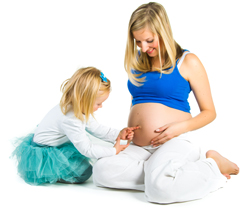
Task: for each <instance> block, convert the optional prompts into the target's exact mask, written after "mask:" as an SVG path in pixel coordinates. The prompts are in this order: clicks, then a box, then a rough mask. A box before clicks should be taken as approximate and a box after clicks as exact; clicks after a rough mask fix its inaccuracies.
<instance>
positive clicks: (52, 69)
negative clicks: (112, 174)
mask: <svg viewBox="0 0 250 208" xmlns="http://www.w3.org/2000/svg"><path fill="white" fill-rule="evenodd" d="M158 2H159V3H161V4H162V5H163V6H164V7H165V9H166V11H167V13H168V15H169V19H170V22H171V26H172V30H173V34H174V37H175V40H176V41H177V42H178V43H179V44H180V45H181V46H182V47H183V48H186V49H189V50H190V51H191V52H193V53H195V54H196V55H197V56H198V57H199V58H200V60H201V61H202V63H203V65H204V66H205V68H206V70H207V74H208V77H209V80H210V85H211V90H212V95H213V99H214V103H215V106H216V110H217V118H216V120H215V121H214V122H213V123H211V124H209V125H208V126H206V127H204V128H202V129H200V130H197V131H194V132H193V133H192V134H193V135H192V137H193V140H194V142H196V143H197V144H198V145H200V146H201V147H202V149H203V151H206V150H208V149H215V150H218V151H219V152H220V153H221V154H222V155H224V156H226V157H228V158H229V159H230V160H232V161H234V162H235V163H237V164H238V165H239V167H240V171H241V172H240V174H239V175H238V176H232V179H231V180H229V181H228V183H227V185H226V187H225V188H223V189H220V190H219V191H216V192H214V193H212V194H210V195H208V196H207V197H205V198H204V199H202V200H196V201H192V202H187V203H176V204H172V205H170V207H192V208H195V207H203V208H205V207H211V206H214V207H219V206H221V207H222V206H223V207H227V206H240V207H248V206H249V205H250V202H249V201H248V197H249V185H250V183H249V172H250V168H249V167H248V166H249V160H248V158H249V139H250V136H249V130H248V129H249V128H250V127H249V117H250V113H249V107H250V99H249V94H250V93H249V90H250V84H249V72H248V71H249V70H250V67H249V49H250V44H249V37H250V32H249V20H250V14H249V9H248V8H249V5H248V1H247V0H245V1H243V0H239V1H237V2H236V1H224V0H223V1H222V0H221V1H218V0H212V1H211V0H210V1H199V0H189V1H185V0H176V1H168V0H161V1H158ZM142 3H148V1H143V0H133V1H128V0H127V1H115V0H105V1H89V0H88V1H84V0H82V1H80V0H78V1H77V0H71V1H65V0H60V1H55V0H49V1H48V0H43V1H35V0H31V1H27V0H22V1H18V0H16V1H13V0H5V1H4V0H1V1H0V70H1V74H0V79H1V81H0V90H1V94H0V97H1V102H0V104H1V107H0V109H1V114H0V115H1V117H0V119H1V120H0V122H1V125H0V129H1V151H0V154H1V155H0V156H1V157H0V158H1V166H2V167H1V179H2V181H1V186H0V189H1V193H2V194H1V200H0V204H3V205H1V207H16V206H20V205H22V206H23V205H24V206H25V207H27V208H29V207H36V208H38V207H54V206H57V207H89V206H91V205H92V206H96V207H97V206H105V205H108V206H110V207H128V206H131V205H133V206H134V205H135V206H144V207H148V206H149V207H150V206H151V207H152V206H157V205H156V204H152V203H148V202H147V201H146V200H145V198H144V193H143V192H137V191H127V190H111V189H104V188H97V187H95V186H94V185H93V183H92V178H90V180H89V181H88V182H86V183H85V184H82V185H64V184H55V185H44V186H30V185H28V184H26V183H25V182H24V181H23V180H22V179H20V178H19V176H18V175H17V173H16V168H15V164H14V163H13V161H12V160H11V159H9V156H10V154H11V152H12V150H13V147H12V145H11V140H12V139H13V138H15V137H19V136H22V135H24V134H26V133H28V132H30V131H31V130H32V129H33V128H34V127H35V126H36V125H37V124H38V123H39V122H40V121H41V119H42V118H43V117H44V116H45V114H46V113H47V112H48V111H49V110H50V109H51V108H52V107H53V106H54V105H56V104H57V103H58V102H59V100H60V97H61V92H60V85H61V83H62V82H63V81H64V80H65V79H67V78H69V77H70V76H71V75H72V74H73V73H74V72H75V71H76V70H77V69H78V68H80V67H86V66H95V67H97V68H99V69H100V70H102V71H103V72H104V74H105V75H106V76H107V77H108V78H109V79H110V80H111V83H112V92H111V94H110V97H109V99H108V100H107V101H106V102H105V103H104V106H103V108H102V109H100V110H98V111H97V113H96V117H97V119H98V121H99V122H100V123H105V124H106V125H109V126H113V127H116V128H119V129H121V128H123V127H125V126H126V125H127V117H128V114H129V107H130V102H131V100H130V94H129V92H128V90H127V86H126V83H127V75H126V73H125V70H124V67H123V61H124V52H125V45H126V38H127V25H128V21H129V18H130V15H131V13H132V12H133V11H134V10H135V9H136V8H137V7H138V6H140V5H141V4H142ZM190 105H191V113H192V115H193V116H195V115H196V114H197V113H198V112H199V109H198V106H197V104H196V102H195V99H194V97H193V94H191V95H190Z"/></svg>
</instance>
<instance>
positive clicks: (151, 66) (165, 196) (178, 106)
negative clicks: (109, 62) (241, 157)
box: [93, 3, 239, 203]
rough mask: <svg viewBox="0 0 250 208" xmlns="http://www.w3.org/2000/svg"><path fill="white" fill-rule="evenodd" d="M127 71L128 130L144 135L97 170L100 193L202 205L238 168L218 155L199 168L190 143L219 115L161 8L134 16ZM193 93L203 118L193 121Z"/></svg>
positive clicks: (199, 69) (197, 65)
mask: <svg viewBox="0 0 250 208" xmlns="http://www.w3.org/2000/svg"><path fill="white" fill-rule="evenodd" d="M137 46H138V47H139V48H140V50H139V51H138V50H137ZM125 69H126V71H127V73H128V77H129V80H128V89H129V91H130V93H131V95H132V107H131V110H130V115H129V120H128V125H129V126H130V125H131V126H135V125H140V126H141V128H140V129H139V130H137V131H136V132H135V135H134V139H133V144H131V145H130V146H129V147H128V148H127V149H126V150H125V151H123V152H121V153H120V154H119V155H115V156H112V157H110V158H103V159H100V160H98V161H97V162H96V163H95V165H94V168H93V181H94V182H95V184H96V185H97V186H105V187H111V188H122V189H137V190H143V191H145V195H146V198H147V200H148V201H150V202H155V203H173V202H182V201H189V200H195V199H200V198H202V197H204V196H206V195H207V194H208V193H210V192H212V191H215V190H217V189H219V188H220V187H222V186H223V184H224V183H225V182H226V180H227V179H230V177H231V176H230V175H231V174H238V172H239V168H238V166H237V165H236V164H234V163H232V162H231V161H229V160H227V159H226V158H224V157H222V156H221V155H220V154H219V153H218V152H216V151H208V152H207V153H206V159H205V160H199V158H200V151H199V148H197V147H196V146H195V145H193V144H192V143H191V142H190V141H189V139H188V137H187V135H188V134H187V132H189V131H192V130H196V129H199V128H201V127H203V126H205V125H207V124H208V123H210V122H212V121H213V120H214V119H215V117H216V113H215V108H214V104H213V100H212V96H211V91H210V87H209V82H208V77H207V75H206V71H205V69H204V67H203V65H202V63H201V62H200V60H199V59H198V57H197V56H196V55H194V54H192V53H190V52H189V51H187V50H183V49H182V48H181V47H180V46H179V45H178V44H177V42H176V41H175V40H174V38H173V35H172V31H171V27H170V23H169V20H168V17H167V14H166V11H165V9H164V8H163V6H162V5H160V4H158V3H148V4H144V5H141V6H140V7H138V8H137V9H136V10H135V11H134V12H133V14H132V16H131V18H130V22H129V27H128V39H127V47H126V53H125ZM191 90H192V91H193V92H194V95H195V98H196V100H197V102H198V105H199V107H200V111H201V112H200V114H198V115H197V116H195V117H192V116H191V114H190V106H189V103H188V96H189V93H190V91H191ZM107 166H108V167H109V169H108V171H106V169H105V167H107ZM103 169H105V171H102V170H103Z"/></svg>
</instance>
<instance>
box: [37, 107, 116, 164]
mask: <svg viewBox="0 0 250 208" xmlns="http://www.w3.org/2000/svg"><path fill="white" fill-rule="evenodd" d="M83 116H84V115H83ZM86 131H87V132H88V133H89V134H91V135H93V136H95V137H97V138H99V139H102V140H104V141H107V142H111V143H115V140H116V138H117V136H118V134H119V132H120V131H119V130H117V129H114V128H110V127H107V126H104V125H101V124H99V123H98V122H97V121H96V120H95V119H94V118H93V117H92V116H91V115H90V118H89V120H88V122H87V123H86V122H84V121H81V120H80V119H77V118H76V117H75V115H74V112H73V111H69V112H68V113H67V114H66V115H64V114H63V113H62V111H61V108H60V106H59V105H56V106H55V107H54V108H53V109H51V110H50V111H49V112H48V114H47V115H46V116H45V117H44V119H43V120H42V121H41V123H40V124H39V125H38V127H37V128H36V130H35V135H34V138H33V141H34V142H35V143H37V144H40V145H47V146H59V145H61V144H64V143H66V142H72V143H73V145H74V146H75V147H76V149H77V150H78V151H79V152H80V153H81V154H83V155H85V156H86V157H89V158H95V159H98V158H102V157H108V156H113V155H115V154H116V149H115V148H114V147H106V146H101V145H98V144H93V143H92V142H91V141H90V139H89V137H88V136H87V134H86Z"/></svg>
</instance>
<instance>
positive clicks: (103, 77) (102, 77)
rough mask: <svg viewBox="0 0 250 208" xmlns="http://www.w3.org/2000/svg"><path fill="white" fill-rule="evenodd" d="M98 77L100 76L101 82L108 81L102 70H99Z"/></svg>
mask: <svg viewBox="0 0 250 208" xmlns="http://www.w3.org/2000/svg"><path fill="white" fill-rule="evenodd" d="M100 77H101V79H102V81H103V82H108V80H107V78H106V77H105V76H104V74H103V73H102V72H101V75H100Z"/></svg>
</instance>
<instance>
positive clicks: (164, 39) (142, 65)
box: [124, 2, 183, 86]
mask: <svg viewBox="0 0 250 208" xmlns="http://www.w3.org/2000/svg"><path fill="white" fill-rule="evenodd" d="M144 28H148V29H149V30H151V32H152V33H153V34H155V35H157V36H158V41H159V43H158V47H159V51H158V54H159V60H160V66H161V67H160V68H155V70H156V71H158V72H160V73H164V74H170V73H172V71H173V69H174V67H175V64H176V59H178V58H179V57H181V56H182V53H183V52H182V48H181V47H180V46H179V45H178V44H177V43H176V42H175V40H174V38H173V33H172V30H171V26H170V22H169V19H168V16H167V13H166V11H165V9H164V7H163V6H162V5H161V4H158V3H155V2H150V3H148V4H143V5H141V6H139V7H138V8H137V9H136V10H135V11H134V12H133V13H132V15H131V18H130V21H129V25H128V39H127V45H126V52H125V60H124V66H125V70H126V72H127V73H128V77H129V80H130V81H131V82H132V83H133V84H134V85H136V86H141V85H142V84H141V83H140V82H144V79H145V78H144V77H143V78H137V77H138V76H141V75H142V73H145V72H148V71H151V69H152V64H151V61H150V57H149V56H148V55H147V53H142V51H140V56H139V55H138V51H137V45H136V43H135V39H134V37H133V33H132V32H134V31H138V30H141V29H144ZM160 43H162V44H160ZM160 46H162V48H161V47H160ZM162 57H164V59H165V62H164V63H162ZM170 67H172V68H171V69H169V70H162V69H166V68H170ZM132 69H136V70H138V71H140V72H142V73H141V74H134V73H132V71H131V70H132Z"/></svg>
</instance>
